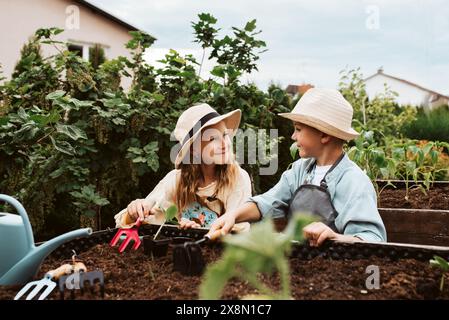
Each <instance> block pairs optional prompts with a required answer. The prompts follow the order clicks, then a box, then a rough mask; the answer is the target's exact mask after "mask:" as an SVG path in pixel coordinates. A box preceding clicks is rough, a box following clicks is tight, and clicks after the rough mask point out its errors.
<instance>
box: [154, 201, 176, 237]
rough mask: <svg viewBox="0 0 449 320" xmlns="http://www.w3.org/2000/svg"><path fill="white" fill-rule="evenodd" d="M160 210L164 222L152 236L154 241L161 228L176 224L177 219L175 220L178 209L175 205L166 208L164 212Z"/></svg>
mask: <svg viewBox="0 0 449 320" xmlns="http://www.w3.org/2000/svg"><path fill="white" fill-rule="evenodd" d="M161 210H162V211H163V212H164V216H165V219H164V222H163V223H162V224H161V226H160V227H159V229H158V230H157V232H156V233H155V234H154V237H153V240H156V238H157V236H158V235H159V232H160V231H161V230H162V227H163V226H165V225H166V224H167V223H168V224H178V219H177V218H176V214H177V213H178V207H177V206H176V205H171V206H170V207H168V208H167V210H164V209H162V208H161Z"/></svg>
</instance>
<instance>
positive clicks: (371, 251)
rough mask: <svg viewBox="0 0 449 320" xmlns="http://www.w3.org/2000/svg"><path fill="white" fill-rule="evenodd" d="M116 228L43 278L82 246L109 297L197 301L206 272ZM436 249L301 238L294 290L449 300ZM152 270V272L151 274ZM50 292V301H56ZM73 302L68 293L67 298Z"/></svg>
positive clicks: (232, 286) (233, 290) (4, 293)
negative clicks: (190, 272)
mask: <svg viewBox="0 0 449 320" xmlns="http://www.w3.org/2000/svg"><path fill="white" fill-rule="evenodd" d="M141 229H142V230H141V231H142V234H149V235H150V234H154V232H155V231H156V229H157V226H145V227H144V228H141ZM115 231H116V230H107V231H101V232H95V233H93V234H92V236H90V237H89V238H86V239H77V240H73V241H71V242H69V243H66V244H64V245H63V246H61V247H60V248H59V249H58V250H57V251H55V252H54V253H53V254H52V255H51V256H50V257H48V258H47V259H46V260H45V262H44V264H43V266H42V268H41V270H40V272H39V274H38V276H37V279H39V278H40V277H42V276H43V274H44V272H45V270H48V269H50V268H54V267H55V266H57V265H58V264H59V263H60V262H61V259H66V258H67V257H70V255H71V254H72V252H71V250H72V249H75V250H77V253H78V255H79V258H81V259H83V260H84V261H85V262H86V264H87V266H88V268H91V269H93V268H100V269H101V270H103V272H104V274H105V292H106V295H105V299H112V300H114V299H197V298H198V288H199V285H200V283H201V281H202V280H201V276H183V275H181V274H180V273H178V272H175V271H173V259H172V256H171V254H172V253H171V250H170V249H169V252H168V254H167V255H166V256H163V257H160V258H155V259H150V258H149V257H148V256H146V255H145V254H144V250H143V249H142V248H140V249H139V250H137V251H132V250H127V251H126V252H125V253H124V254H119V253H118V252H117V248H111V247H109V246H108V244H107V242H109V240H110V239H111V238H112V236H113V235H114V233H115ZM204 232H205V230H191V231H183V230H179V229H177V228H176V227H167V228H165V229H164V230H163V231H162V235H163V236H167V237H171V236H178V237H179V236H186V235H187V234H189V235H190V236H191V237H192V238H194V239H197V238H201V237H202V236H203V235H204ZM202 252H203V257H204V260H205V262H206V263H208V264H210V263H213V262H215V261H217V259H219V258H220V256H221V252H222V246H221V245H220V244H218V245H208V246H205V247H203V248H202ZM435 254H438V255H440V256H442V257H443V258H445V259H449V248H443V247H431V246H417V245H400V244H375V243H345V242H334V241H328V242H326V243H325V244H324V245H323V246H322V247H320V248H311V247H309V246H308V245H307V244H299V243H295V244H294V245H293V251H292V253H291V256H290V270H291V287H292V295H293V298H295V299H449V286H446V289H445V290H444V291H443V292H440V291H439V290H438V286H439V279H440V277H441V271H439V270H437V269H434V268H431V267H430V265H429V262H428V259H430V258H431V257H433V255H435ZM372 265H375V266H378V267H379V270H380V272H381V278H380V288H379V289H367V288H366V284H365V281H366V279H367V277H368V274H367V272H366V269H367V267H368V266H372ZM149 270H152V271H151V272H149ZM260 280H261V281H263V282H264V283H265V284H266V285H268V286H269V287H271V288H273V289H278V287H279V278H278V276H277V275H276V274H274V275H271V276H268V275H262V276H260ZM18 289H19V288H17V287H3V288H0V299H11V298H12V297H13V296H14V294H15V293H16V292H17V291H18ZM255 293H257V292H256V291H255V290H254V289H253V288H251V287H250V286H249V285H248V284H247V283H244V282H242V281H240V280H236V279H235V280H232V281H231V282H230V283H229V284H228V285H227V286H226V288H225V290H224V294H223V297H222V298H223V299H240V298H242V297H244V296H245V295H247V294H255ZM58 297H59V294H58V292H57V290H56V292H54V293H52V295H51V296H50V299H58ZM65 297H66V299H70V298H71V297H70V295H68V294H67V295H66V296H65ZM74 298H75V299H88V300H90V299H99V296H98V294H96V293H95V290H94V291H92V292H91V291H86V292H85V293H83V294H81V293H80V292H78V293H76V295H75V297H74Z"/></svg>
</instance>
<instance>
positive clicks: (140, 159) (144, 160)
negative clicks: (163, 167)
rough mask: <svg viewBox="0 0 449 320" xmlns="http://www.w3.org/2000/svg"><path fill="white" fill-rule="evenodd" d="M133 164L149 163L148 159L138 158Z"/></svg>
mask: <svg viewBox="0 0 449 320" xmlns="http://www.w3.org/2000/svg"><path fill="white" fill-rule="evenodd" d="M132 162H134V163H145V162H147V159H146V158H144V157H137V158H134V159H133V160H132Z"/></svg>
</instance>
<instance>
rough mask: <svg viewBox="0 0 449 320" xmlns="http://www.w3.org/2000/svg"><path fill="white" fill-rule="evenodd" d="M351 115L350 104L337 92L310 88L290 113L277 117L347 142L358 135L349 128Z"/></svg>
mask: <svg viewBox="0 0 449 320" xmlns="http://www.w3.org/2000/svg"><path fill="white" fill-rule="evenodd" d="M352 113H353V110H352V106H351V104H350V103H349V102H348V101H347V100H346V99H345V98H344V97H343V96H342V94H341V93H340V92H339V91H338V90H335V89H324V88H311V89H309V90H307V91H306V93H305V94H304V95H303V96H302V97H301V99H299V101H298V103H297V104H296V106H295V107H294V108H293V110H292V112H290V113H280V114H279V115H280V116H281V117H284V118H287V119H290V120H293V121H297V122H300V123H303V124H305V125H308V126H310V127H313V128H315V129H318V130H320V131H321V132H324V133H327V134H329V135H331V136H334V137H337V138H340V139H342V140H346V141H348V140H351V139H354V138H356V137H357V136H358V135H359V133H358V132H357V131H355V130H354V129H353V128H352V127H351V122H352Z"/></svg>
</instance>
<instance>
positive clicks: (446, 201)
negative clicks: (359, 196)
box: [378, 185, 449, 210]
mask: <svg viewBox="0 0 449 320" xmlns="http://www.w3.org/2000/svg"><path fill="white" fill-rule="evenodd" d="M426 193H427V194H425V193H423V191H422V190H421V189H418V188H416V187H415V188H412V189H411V190H409V195H408V200H407V199H406V198H405V197H406V190H405V189H402V188H401V189H399V188H398V189H389V188H385V189H384V190H383V191H382V192H381V194H380V197H379V203H378V207H379V208H403V209H439V210H449V185H448V186H442V187H439V186H438V187H431V188H430V190H429V191H427V192H426Z"/></svg>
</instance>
